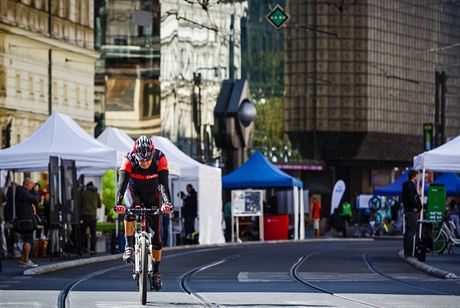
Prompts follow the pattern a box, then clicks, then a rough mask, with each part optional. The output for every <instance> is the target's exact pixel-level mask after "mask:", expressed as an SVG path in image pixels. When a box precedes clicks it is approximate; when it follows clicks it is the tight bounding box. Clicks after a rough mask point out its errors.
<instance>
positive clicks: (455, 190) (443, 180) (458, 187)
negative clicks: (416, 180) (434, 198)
mask: <svg viewBox="0 0 460 308" xmlns="http://www.w3.org/2000/svg"><path fill="white" fill-rule="evenodd" d="M433 184H438V185H444V186H445V187H446V195H448V196H460V178H459V177H458V176H457V175H456V174H455V173H452V172H444V173H442V174H441V175H440V176H439V177H438V178H437V179H436V180H435V181H434V182H433ZM425 193H428V187H427V186H425Z"/></svg>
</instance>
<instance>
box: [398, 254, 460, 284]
mask: <svg viewBox="0 0 460 308" xmlns="http://www.w3.org/2000/svg"><path fill="white" fill-rule="evenodd" d="M399 257H400V258H401V259H403V260H405V261H406V262H407V263H409V264H411V265H412V266H414V267H415V268H417V269H419V270H421V271H423V272H425V273H427V274H429V275H432V276H435V277H438V278H443V279H459V278H460V248H458V247H457V248H454V254H447V253H446V252H444V254H442V255H438V254H433V253H427V255H426V261H425V262H421V261H419V260H417V258H414V257H409V258H404V252H403V251H402V250H401V251H400V252H399Z"/></svg>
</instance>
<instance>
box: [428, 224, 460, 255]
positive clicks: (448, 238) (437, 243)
mask: <svg viewBox="0 0 460 308" xmlns="http://www.w3.org/2000/svg"><path fill="white" fill-rule="evenodd" d="M455 246H460V238H458V237H456V236H455V225H454V224H453V223H452V221H450V220H448V218H445V219H444V220H443V222H442V224H441V228H437V229H435V230H434V231H433V250H432V252H435V253H439V254H442V253H443V252H444V250H446V248H447V249H448V252H449V253H453V248H454V247H455Z"/></svg>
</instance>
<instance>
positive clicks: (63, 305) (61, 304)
mask: <svg viewBox="0 0 460 308" xmlns="http://www.w3.org/2000/svg"><path fill="white" fill-rule="evenodd" d="M219 249H222V248H210V249H200V250H194V251H186V252H182V253H176V254H172V255H167V256H164V257H163V259H169V258H173V257H179V256H184V255H188V254H194V253H201V252H206V251H212V250H219ZM234 257H235V256H231V257H228V258H225V259H222V260H219V261H217V262H213V263H211V264H208V265H205V266H201V267H198V268H195V269H193V270H191V271H189V272H187V273H185V274H184V275H182V278H181V288H182V289H183V290H184V292H186V293H188V294H189V295H191V296H192V297H195V298H197V299H198V300H199V301H201V302H202V303H203V304H204V305H205V307H219V306H216V305H214V306H206V305H207V304H208V303H209V302H208V301H207V300H206V299H204V298H203V297H201V296H199V295H198V294H196V293H195V292H193V290H192V289H191V288H190V287H189V286H188V287H187V283H188V280H190V279H191V277H192V276H193V275H194V274H195V273H197V272H199V271H202V270H205V269H207V268H210V267H213V266H216V265H219V264H222V263H224V262H225V261H226V260H228V259H231V258H234ZM220 261H222V262H220ZM129 266H130V264H123V265H117V266H112V267H109V268H106V269H103V270H100V271H96V272H93V273H90V274H87V275H85V276H82V277H80V278H78V279H76V280H73V281H71V282H70V283H68V284H67V285H66V286H64V288H62V289H61V291H60V292H59V296H58V298H57V303H56V304H57V307H58V308H69V307H70V304H69V303H68V301H67V300H68V297H69V294H70V292H71V291H72V290H73V289H74V288H75V287H76V286H77V285H78V284H80V283H82V282H84V281H87V280H90V279H93V278H95V277H98V276H101V275H103V274H105V273H109V272H112V271H116V270H119V269H122V268H125V267H129ZM184 278H185V279H187V282H185V284H184ZM184 285H185V286H186V288H185V289H184ZM187 290H188V291H187Z"/></svg>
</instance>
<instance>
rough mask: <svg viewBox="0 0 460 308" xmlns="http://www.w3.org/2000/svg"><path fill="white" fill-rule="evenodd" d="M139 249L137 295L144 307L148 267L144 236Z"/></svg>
mask: <svg viewBox="0 0 460 308" xmlns="http://www.w3.org/2000/svg"><path fill="white" fill-rule="evenodd" d="M139 244H140V245H139V246H140V249H141V251H140V252H141V255H140V258H141V272H140V276H139V294H140V299H141V304H142V305H145V304H146V303H147V267H148V257H149V256H148V251H147V242H146V239H145V236H142V237H141V238H140V243H139Z"/></svg>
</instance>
